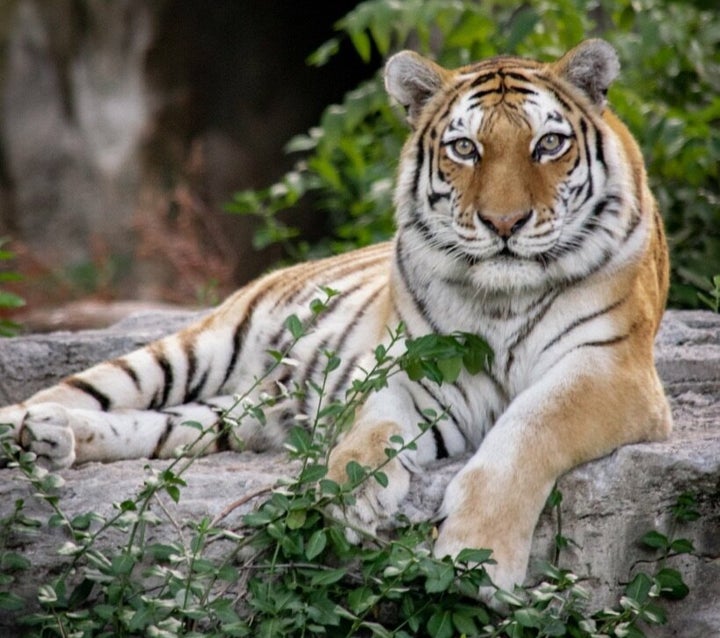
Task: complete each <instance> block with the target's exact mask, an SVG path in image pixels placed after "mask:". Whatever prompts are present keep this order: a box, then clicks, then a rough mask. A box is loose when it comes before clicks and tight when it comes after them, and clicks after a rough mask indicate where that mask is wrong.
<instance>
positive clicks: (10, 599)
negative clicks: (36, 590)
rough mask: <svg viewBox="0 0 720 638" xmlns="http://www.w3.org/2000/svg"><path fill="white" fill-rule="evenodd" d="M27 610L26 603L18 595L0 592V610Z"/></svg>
mask: <svg viewBox="0 0 720 638" xmlns="http://www.w3.org/2000/svg"><path fill="white" fill-rule="evenodd" d="M24 608H25V601H24V600H23V599H22V598H20V596H18V595H17V594H13V593H11V592H7V591H0V609H2V610H3V611H20V610H22V609H24Z"/></svg>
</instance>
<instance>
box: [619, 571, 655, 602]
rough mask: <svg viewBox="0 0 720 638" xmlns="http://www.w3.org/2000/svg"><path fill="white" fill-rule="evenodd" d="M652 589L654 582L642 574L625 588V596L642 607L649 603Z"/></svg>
mask: <svg viewBox="0 0 720 638" xmlns="http://www.w3.org/2000/svg"><path fill="white" fill-rule="evenodd" d="M651 588H652V580H650V577H649V576H648V575H647V574H643V573H642V572H641V573H639V574H637V575H636V576H635V578H633V579H632V581H631V582H630V584H628V586H627V587H626V588H625V595H626V596H627V597H628V598H631V599H632V600H634V601H635V602H637V603H639V604H641V605H642V604H643V603H645V602H646V601H647V599H648V596H649V594H650V589H651Z"/></svg>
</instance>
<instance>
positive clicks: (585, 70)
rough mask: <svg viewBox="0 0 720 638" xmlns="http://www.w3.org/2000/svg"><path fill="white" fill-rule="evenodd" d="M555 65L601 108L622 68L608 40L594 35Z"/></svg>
mask: <svg viewBox="0 0 720 638" xmlns="http://www.w3.org/2000/svg"><path fill="white" fill-rule="evenodd" d="M552 67H553V70H554V71H555V73H557V74H558V75H559V76H560V77H562V78H564V79H565V80H567V81H568V82H570V83H571V84H573V85H575V86H576V87H578V88H579V89H581V90H582V91H583V92H584V93H585V95H587V96H588V97H589V98H590V100H591V101H592V102H593V104H595V105H596V106H597V107H598V109H599V110H601V111H602V109H603V108H604V107H605V104H606V102H607V91H608V88H609V87H610V84H611V83H612V81H613V80H614V79H615V78H616V77H617V75H618V73H619V72H620V60H619V59H618V56H617V53H616V52H615V49H614V48H613V47H612V46H611V45H610V44H608V43H607V42H605V40H598V39H593V40H585V42H581V43H580V44H578V45H577V46H576V47H575V48H574V49H571V50H570V51H568V52H567V53H566V54H565V55H564V56H563V57H562V58H560V59H559V60H558V61H557V62H555V63H554V64H553V65H552Z"/></svg>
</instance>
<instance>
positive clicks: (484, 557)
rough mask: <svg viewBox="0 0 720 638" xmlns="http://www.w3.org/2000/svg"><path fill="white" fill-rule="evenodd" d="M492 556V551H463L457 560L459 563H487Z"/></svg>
mask: <svg viewBox="0 0 720 638" xmlns="http://www.w3.org/2000/svg"><path fill="white" fill-rule="evenodd" d="M491 555H492V550H491V549H462V550H460V553H459V554H458V555H457V558H456V559H455V560H456V562H458V563H463V564H470V563H479V564H482V563H487V562H488V561H489V560H490V556H491Z"/></svg>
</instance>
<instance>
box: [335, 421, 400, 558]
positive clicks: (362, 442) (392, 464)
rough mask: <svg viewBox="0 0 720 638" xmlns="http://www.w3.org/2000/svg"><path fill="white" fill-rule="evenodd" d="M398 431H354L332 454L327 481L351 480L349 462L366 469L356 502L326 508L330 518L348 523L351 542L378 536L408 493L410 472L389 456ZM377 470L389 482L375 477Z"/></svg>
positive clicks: (379, 427)
mask: <svg viewBox="0 0 720 638" xmlns="http://www.w3.org/2000/svg"><path fill="white" fill-rule="evenodd" d="M395 430H396V427H395V426H394V424H392V423H385V424H378V425H376V426H375V427H373V428H368V429H365V430H359V431H351V432H350V433H349V435H348V436H347V438H345V439H344V440H343V441H342V442H341V443H340V444H339V445H338V446H337V447H336V448H335V449H334V450H333V451H332V453H331V454H330V459H329V462H328V475H327V478H329V479H330V480H332V481H335V482H336V483H338V484H339V485H343V484H346V483H347V482H348V479H349V478H350V477H349V476H348V473H347V467H348V464H349V463H351V462H354V463H357V464H358V465H360V466H361V467H364V468H366V473H365V477H364V478H363V479H362V481H361V482H360V484H359V485H358V486H357V487H356V488H355V490H354V491H353V494H352V495H353V499H354V500H353V501H352V502H351V503H347V504H344V505H343V506H341V505H338V504H333V505H331V506H329V507H328V508H327V511H328V515H329V516H330V517H331V518H334V519H337V520H341V521H345V522H346V523H347V527H346V537H347V539H348V540H349V541H350V542H351V543H355V544H357V543H359V542H360V541H361V540H362V538H363V536H364V535H370V536H375V535H376V533H377V530H378V529H379V528H383V527H386V526H388V524H389V523H391V522H392V521H393V520H394V517H395V514H396V512H397V511H398V508H399V505H400V502H401V501H402V500H403V499H404V498H405V496H406V495H407V493H408V490H409V487H410V472H409V471H408V470H407V469H406V468H405V467H404V466H403V464H402V463H401V462H400V460H399V459H398V458H397V457H395V458H390V459H389V458H388V454H387V453H386V449H387V448H390V447H392V446H391V444H390V442H389V440H390V437H391V436H392V435H393V434H395V433H396V432H395ZM377 468H380V471H381V472H382V474H383V475H384V479H386V480H383V479H382V477H381V479H380V480H381V481H382V483H381V482H380V481H379V480H378V479H377V478H375V476H373V475H372V474H373V470H375V469H377Z"/></svg>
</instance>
